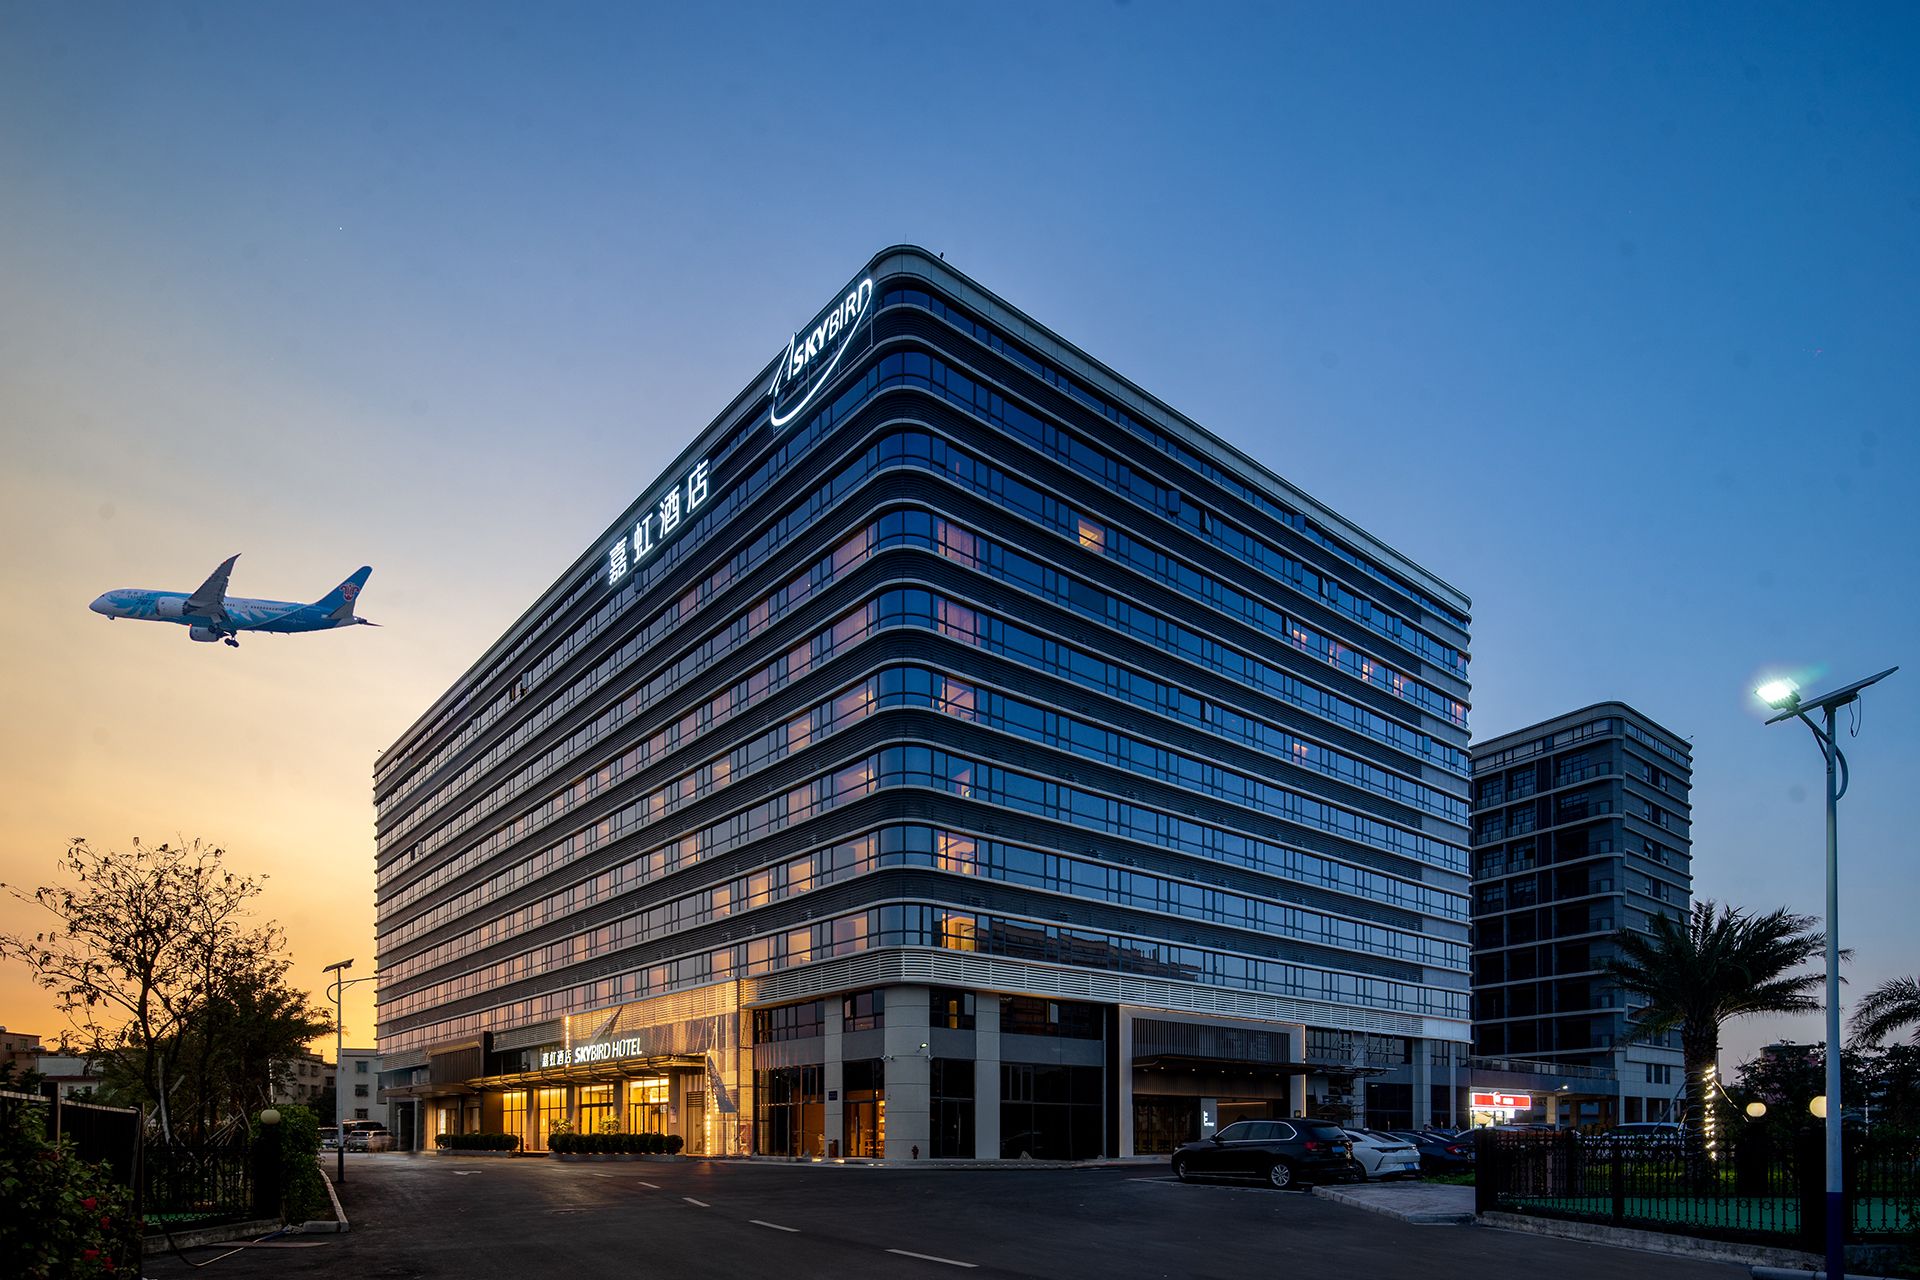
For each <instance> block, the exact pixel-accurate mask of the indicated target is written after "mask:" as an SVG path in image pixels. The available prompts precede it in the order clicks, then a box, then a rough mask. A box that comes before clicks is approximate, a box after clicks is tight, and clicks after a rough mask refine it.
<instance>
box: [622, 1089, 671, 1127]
mask: <svg viewBox="0 0 1920 1280" xmlns="http://www.w3.org/2000/svg"><path fill="white" fill-rule="evenodd" d="M668 1088H669V1086H668V1084H667V1081H666V1079H665V1078H664V1077H662V1078H658V1079H653V1080H630V1081H628V1082H627V1132H628V1133H665V1132H666V1131H667V1090H668Z"/></svg>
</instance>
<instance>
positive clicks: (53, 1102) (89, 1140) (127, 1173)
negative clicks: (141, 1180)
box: [0, 1090, 140, 1187]
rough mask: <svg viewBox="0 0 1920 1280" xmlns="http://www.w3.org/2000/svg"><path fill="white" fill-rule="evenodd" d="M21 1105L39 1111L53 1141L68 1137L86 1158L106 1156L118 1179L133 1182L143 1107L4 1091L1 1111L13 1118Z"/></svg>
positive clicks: (124, 1183) (138, 1149)
mask: <svg viewBox="0 0 1920 1280" xmlns="http://www.w3.org/2000/svg"><path fill="white" fill-rule="evenodd" d="M20 1107H27V1108H30V1109H32V1110H33V1111H35V1112H37V1113H38V1115H39V1117H40V1121H41V1125H42V1128H43V1131H44V1132H45V1134H46V1137H47V1140H48V1141H49V1142H53V1141H57V1140H59V1139H62V1138H64V1139H65V1140H66V1141H67V1142H68V1143H69V1144H70V1145H71V1146H72V1147H73V1151H74V1154H76V1155H78V1156H79V1157H80V1158H81V1159H82V1160H85V1161H87V1162H89V1163H92V1162H94V1161H99V1160H104V1161H106V1162H107V1164H108V1166H109V1167H110V1168H111V1169H112V1170H113V1177H114V1181H116V1182H118V1183H119V1184H120V1185H121V1186H124V1187H131V1186H132V1185H133V1182H134V1174H135V1172H136V1170H137V1169H138V1168H139V1165H140V1113H139V1111H137V1110H135V1109H134V1108H132V1107H103V1106H99V1105H97V1104H95V1103H91V1102H74V1101H71V1100H69V1099H66V1098H49V1097H46V1096H44V1095H42V1094H37V1093H15V1092H12V1091H10V1090H9V1091H5V1092H0V1115H4V1116H5V1117H6V1118H7V1119H9V1120H11V1119H12V1116H13V1113H14V1111H15V1110H16V1109H18V1108H20Z"/></svg>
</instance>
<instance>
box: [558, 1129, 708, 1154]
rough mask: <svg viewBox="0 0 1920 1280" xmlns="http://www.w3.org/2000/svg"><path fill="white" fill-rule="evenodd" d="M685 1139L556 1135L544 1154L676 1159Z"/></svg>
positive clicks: (649, 1135) (652, 1135) (662, 1135)
mask: <svg viewBox="0 0 1920 1280" xmlns="http://www.w3.org/2000/svg"><path fill="white" fill-rule="evenodd" d="M685 1145H686V1139H684V1138H682V1137H681V1136H680V1135H679V1134H677V1133H556V1134H554V1135H553V1136H552V1137H550V1138H548V1139H547V1150H549V1151H551V1152H553V1153H554V1154H555V1155H558V1156H612V1155H647V1156H652V1155H678V1154H680V1149H681V1148H682V1147H684V1146H685Z"/></svg>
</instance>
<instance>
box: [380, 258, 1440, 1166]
mask: <svg viewBox="0 0 1920 1280" xmlns="http://www.w3.org/2000/svg"><path fill="white" fill-rule="evenodd" d="M770 388H771V391H770ZM590 462H591V464H592V465H595V466H602V467H603V466H606V465H608V463H609V459H607V458H604V457H603V458H596V459H592V460H590ZM1468 609H1469V604H1468V601H1467V600H1466V598H1465V597H1464V596H1463V595H1461V594H1460V593H1459V592H1458V591H1457V590H1455V589H1454V588H1452V587H1450V586H1448V585H1447V584H1446V583H1445V582H1443V581H1441V580H1440V579H1438V578H1435V577H1434V576H1433V575H1431V574H1429V573H1427V572H1426V571H1424V570H1422V569H1420V568H1419V567H1417V566H1415V565H1413V564H1412V563H1411V562H1409V561H1407V560H1406V559H1404V558H1403V557H1402V556H1400V555H1399V554H1398V553H1396V552H1394V551H1393V550H1391V549H1389V548H1387V547H1385V546H1383V545H1382V544H1380V543H1379V542H1377V541H1376V540H1374V539H1373V538H1371V537H1369V536H1368V535H1367V534H1365V533H1364V532H1362V531H1361V530H1359V529H1357V528H1356V527H1354V526H1352V525H1351V524H1349V523H1348V522H1346V521H1345V520H1343V519H1341V518H1340V517H1338V516H1336V515H1334V514H1332V513H1331V512H1328V511H1326V510H1325V509H1323V508H1321V507H1320V506H1319V505H1318V504H1317V503H1315V502H1313V501H1312V499H1310V498H1308V497H1306V496H1305V495H1304V494H1302V493H1300V492H1299V491H1297V490H1295V489H1293V488H1292V487H1291V486H1290V485H1288V484H1287V483H1286V482H1284V481H1282V480H1280V479H1279V478H1278V477H1276V476H1274V475H1272V474H1271V473H1270V472H1267V471H1266V470H1265V469H1264V468H1262V467H1260V466H1259V465H1258V464H1256V463H1254V462H1252V461H1251V460H1249V459H1247V458H1245V457H1244V456H1242V455H1240V454H1238V453H1237V452H1235V451H1234V450H1232V449H1231V448H1230V447H1228V446H1226V445H1225V444H1224V443H1222V442H1221V441H1219V440H1218V439H1217V438H1215V437H1213V436H1211V435H1209V434H1208V433H1206V432H1205V431H1203V430H1202V429H1200V428H1199V427H1197V426H1195V425H1194V424H1192V423H1190V422H1188V421H1187V420H1186V419H1184V418H1182V417H1180V416H1179V415H1178V414H1177V413H1175V412H1174V411H1172V410H1171V409H1169V408H1167V407H1166V406H1164V405H1162V404H1160V403H1159V402H1158V401H1156V400H1154V399H1153V398H1152V397H1151V396H1148V395H1147V394H1146V393H1144V392H1142V391H1140V390H1139V389H1138V388H1136V387H1134V386H1133V385H1132V384H1130V383H1128V382H1126V381H1125V380H1124V379H1122V378H1120V377H1119V376H1118V375H1116V374H1114V373H1112V372H1111V371H1110V370H1107V369H1105V368H1104V367H1103V366H1101V365H1099V364H1097V363H1096V362H1094V361H1093V360H1092V359H1091V358H1089V357H1088V356H1086V355H1085V354H1084V353H1082V352H1079V351H1078V350H1076V349H1075V348H1073V347H1071V346H1069V345H1068V344H1066V343H1065V342H1063V341H1061V340H1060V339H1059V338H1058V337H1056V336H1054V335H1053V334H1051V333H1050V332H1049V331H1047V330H1046V329H1044V328H1042V327H1041V326H1039V325H1038V324H1036V323H1035V322H1033V321H1032V320H1030V319H1028V318H1026V317H1025V316H1023V315H1021V314H1020V313H1019V312H1018V311H1016V310H1014V309H1013V308H1012V307H1010V306H1008V305H1007V304H1006V303H1004V302H1002V301H1001V300H999V299H998V298H996V297H994V296H993V295H991V294H989V293H987V292H986V291H985V290H983V289H981V288H980V287H979V286H978V285H977V284H975V283H973V282H972V281H970V280H968V279H967V278H966V277H964V276H962V275H960V274H959V273H957V272H955V271H954V270H952V269H951V268H949V267H948V266H946V264H944V263H943V262H940V261H939V260H938V259H936V258H933V257H930V256H929V255H927V254H926V253H924V252H923V251H920V250H917V249H891V250H887V251H885V252H883V253H882V254H880V255H878V256H877V257H876V258H875V259H874V260H873V261H872V262H871V263H870V264H869V265H868V267H867V269H866V270H865V271H863V272H861V273H860V274H859V275H858V276H856V277H855V279H854V281H853V282H852V283H851V285H850V286H849V287H848V288H847V289H845V290H843V291H842V292H841V294H840V295H839V296H838V297H837V298H836V299H835V301H834V302H832V303H831V304H830V305H829V307H828V309H827V310H826V311H824V312H822V313H821V315H820V316H818V317H816V318H815V319H814V320H813V321H811V322H809V324H808V325H807V327H806V328H805V329H803V330H801V331H799V332H797V333H796V334H794V335H793V341H792V342H791V343H790V344H789V346H788V348H787V350H786V351H785V353H783V354H782V356H781V357H780V359H779V360H777V361H776V362H775V365H774V366H772V367H770V368H769V369H768V370H767V371H766V373H764V374H763V375H762V376H761V377H759V378H757V379H755V380H754V382H753V383H751V384H749V385H748V387H747V388H746V389H745V390H743V391H742V392H741V393H740V395H739V396H737V397H736V399H735V400H734V402H733V403H732V404H731V405H730V406H729V407H728V408H727V410H726V411H725V412H723V413H722V414H721V415H720V417H719V418H718V419H716V420H715V422H714V423H713V424H712V425H710V426H709V427H708V428H707V429H706V431H704V432H703V433H701V435H700V436H699V438H698V439H697V440H696V442H695V444H694V445H693V446H692V447H691V448H689V449H688V450H687V451H686V452H685V453H684V454H683V455H682V456H681V458H680V459H679V460H677V461H676V462H675V464H674V465H673V466H672V467H671V468H669V470H668V471H667V472H666V473H665V474H664V475H663V476H662V477H660V479H659V480H658V481H656V482H655V483H654V484H653V485H651V486H650V487H649V488H647V489H646V490H644V491H643V492H642V494H641V496H640V498H639V500H637V501H636V503H635V504H634V506H633V507H631V508H630V509H629V510H628V511H627V512H625V513H624V514H623V515H622V516H621V518H620V519H619V520H618V521H617V522H616V523H615V524H614V525H613V526H612V527H611V528H610V529H609V530H608V531H607V533H606V534H605V535H604V536H603V537H602V538H601V539H600V540H599V541H598V542H597V543H596V545H595V546H594V547H592V548H590V549H589V550H588V551H587V552H586V553H585V554H584V555H583V556H582V557H581V559H580V560H579V561H577V562H576V563H575V564H574V565H573V566H572V567H571V568H570V569H569V570H568V571H567V572H566V573H565V574H564V575H562V577H561V578H560V580H559V581H558V582H556V583H555V585H554V586H553V587H552V588H551V589H550V590H549V591H548V592H547V593H546V594H545V595H543V596H542V597H541V599H540V600H539V601H538V602H536V604H535V605H534V606H533V607H532V608H531V609H529V610H528V612H527V613H526V614H525V615H524V616H523V617H522V618H521V619H520V620H519V621H518V622H517V623H516V624H515V625H514V627H513V628H512V629H511V630H510V631H509V632H508V633H507V634H506V635H505V636H503V637H502V638H501V639H500V640H499V641H498V642H496V644H495V645H494V646H493V647H492V648H491V649H490V650H489V652H488V653H487V654H486V655H485V656H484V657H483V658H482V659H481V660H480V661H479V662H478V663H476V664H475V665H474V667H473V668H471V669H470V670H469V671H468V672H467V673H466V674H465V675H464V676H463V677H461V679H460V680H459V681H458V682H456V683H455V685H454V686H453V687H452V688H451V689H450V690H449V691H448V692H447V693H446V694H445V695H444V696H443V697H442V698H441V699H440V700H439V701H438V702H437V703H436V704H435V705H434V706H433V707H432V708H430V709H429V710H428V711H427V712H426V713H425V714H424V715H423V716H422V717H421V718H420V720H419V721H418V722H417V723H416V724H415V725H414V726H413V727H412V728H411V729H409V730H408V731H407V733H406V734H404V735H403V736H402V737H401V738H400V740H399V741H397V742H396V743H395V744H394V745H393V746H392V747H391V748H389V749H388V750H387V751H386V752H385V753H383V754H382V756H381V758H380V760H379V762H378V764H377V766H376V769H375V778H374V799H375V807H376V812H377V818H376V822H377V866H378V949H379V965H380V975H381V981H380V985H379V990H378V1002H379V1003H378V1023H379V1037H380V1048H381V1051H382V1054H383V1061H384V1063H385V1066H386V1071H385V1075H386V1078H387V1082H388V1084H389V1086H390V1088H391V1090H392V1091H393V1092H392V1095H391V1096H394V1097H396V1098H400V1099H409V1100H413V1101H414V1102H415V1103H416V1104H417V1105H420V1106H424V1107H428V1108H435V1109H444V1108H451V1107H452V1106H454V1104H455V1103H456V1102H457V1101H458V1099H459V1098H460V1097H471V1096H478V1097H479V1098H480V1099H481V1106H480V1109H479V1120H478V1123H480V1124H481V1125H483V1126H486V1127H495V1126H496V1125H497V1124H504V1123H505V1120H504V1118H502V1119H499V1120H496V1117H498V1116H499V1115H500V1108H501V1107H502V1106H504V1105H505V1102H504V1099H505V1098H507V1097H508V1096H509V1094H512V1095H513V1096H515V1097H518V1098H521V1099H524V1101H523V1102H522V1105H523V1106H525V1107H526V1108H527V1111H526V1113H525V1115H524V1116H522V1117H520V1118H518V1119H517V1121H516V1122H517V1123H518V1124H520V1125H521V1126H522V1127H523V1129H524V1131H525V1132H527V1133H529V1134H530V1135H545V1134H547V1133H550V1132H555V1131H558V1130H556V1129H555V1128H554V1125H555V1124H556V1123H559V1122H560V1120H562V1119H564V1120H565V1121H566V1122H567V1123H569V1124H571V1125H574V1126H576V1127H577V1126H579V1125H580V1124H581V1122H582V1120H583V1118H590V1121H591V1123H593V1124H594V1125H596V1126H599V1125H604V1124H608V1123H613V1122H618V1121H624V1122H625V1123H626V1124H628V1125H633V1124H635V1123H641V1122H642V1121H639V1120H637V1118H636V1117H637V1116H638V1114H639V1113H638V1112H636V1111H635V1109H634V1105H633V1104H632V1103H631V1102H630V1104H629V1106H628V1107H627V1108H626V1109H625V1115H624V1116H622V1114H621V1108H618V1107H611V1106H609V1105H608V1104H607V1102H606V1101H605V1099H606V1098H607V1097H608V1096H609V1095H607V1094H603V1093H601V1092H599V1090H601V1089H602V1088H603V1087H605V1086H608V1085H613V1086H617V1087H624V1088H626V1089H628V1090H629V1091H631V1090H632V1089H633V1088H634V1086H635V1084H636V1082H638V1081H641V1080H649V1081H654V1082H656V1086H655V1087H656V1088H657V1091H658V1093H659V1094H660V1095H662V1097H663V1101H662V1102H661V1103H660V1105H661V1106H663V1107H664V1111H663V1112H661V1113H659V1115H660V1119H659V1120H658V1121H657V1122H658V1123H663V1124H665V1125H666V1126H667V1128H668V1129H669V1131H671V1132H676V1133H681V1134H683V1136H684V1137H685V1138H686V1140H687V1143H688V1148H689V1149H690V1150H707V1151H713V1152H724V1153H731V1152H758V1153H765V1154H780V1155H812V1156H825V1157H832V1156H841V1157H849V1156H860V1155H869V1154H871V1155H875V1156H886V1157H889V1158H894V1157H898V1158H912V1157H913V1156H916V1155H917V1156H920V1157H922V1158H925V1157H928V1156H930V1155H931V1154H933V1153H935V1152H938V1153H939V1154H940V1155H943V1156H944V1155H961V1154H964V1155H967V1156H986V1157H998V1156H1002V1155H1006V1156H1018V1155H1022V1154H1026V1155H1031V1156H1034V1157H1036V1158H1045V1157H1052V1156H1058V1157H1070V1156H1078V1155H1085V1154H1100V1153H1110V1154H1127V1153H1131V1152H1132V1151H1133V1150H1134V1147H1135V1129H1136V1124H1135V1117H1136V1116H1148V1117H1151V1124H1150V1125H1149V1126H1148V1128H1149V1129H1150V1131H1151V1134H1152V1135H1153V1136H1152V1137H1151V1138H1150V1139H1149V1144H1150V1145H1151V1144H1158V1143H1161V1142H1163V1141H1166V1140H1168V1139H1167V1135H1171V1134H1176V1133H1179V1132H1193V1133H1198V1132H1203V1131H1206V1130H1207V1129H1208V1128H1209V1127H1210V1126H1211V1125H1212V1124H1213V1123H1214V1117H1215V1115H1216V1113H1217V1111H1218V1109H1219V1107H1220V1106H1221V1105H1223V1104H1227V1103H1231V1104H1233V1105H1235V1106H1236V1107H1245V1108H1251V1109H1253V1113H1255V1114H1275V1115H1287V1114H1291V1113H1292V1112H1293V1111H1297V1110H1300V1109H1301V1108H1302V1107H1303V1106H1304V1105H1305V1098H1304V1093H1303V1090H1302V1070H1301V1067H1300V1064H1301V1062H1302V1061H1303V1059H1304V1057H1305V1055H1306V1046H1307V1043H1308V1037H1309V1033H1310V1032H1312V1033H1315V1034H1321V1033H1341V1034H1343V1035H1347V1036H1350V1037H1351V1036H1367V1037H1372V1038H1385V1039H1388V1040H1397V1041H1399V1042H1403V1043H1412V1042H1446V1041H1464V1040H1465V1039H1466V1038H1467V1035H1468V1025H1469V1023H1468V1019H1469V991H1468V988H1469V956H1468V947H1467V917H1468V888H1469V883H1468V871H1469V867H1468V857H1467V821H1468V757H1467V752H1466V745H1467V733H1466V714H1467V702H1468V695H1469V685H1468V674H1467V673H1468V655H1467V646H1468V625H1469V614H1468ZM1149 1015H1150V1016H1151V1018H1152V1019H1153V1020H1155V1024H1156V1025H1158V1024H1160V1023H1168V1022H1169V1021H1170V1020H1171V1021H1172V1022H1179V1023H1183V1024H1185V1025H1189V1026H1191V1027H1193V1028H1202V1029H1207V1034H1205V1035H1198V1034H1196V1035H1195V1036H1194V1037H1190V1039H1191V1042H1192V1043H1193V1044H1195V1045H1199V1046H1201V1047H1202V1049H1203V1050H1204V1052H1199V1053H1187V1054H1168V1053H1164V1052H1160V1051H1159V1049H1157V1048H1152V1046H1149V1045H1148V1043H1147V1041H1145V1040H1143V1041H1142V1042H1141V1045H1142V1047H1140V1048H1139V1049H1138V1051H1136V1046H1135V1043H1134V1042H1135V1035H1134V1022H1135V1019H1136V1018H1144V1017H1147V1016H1149ZM1263 1028H1264V1029H1270V1030H1271V1031H1272V1033H1273V1034H1274V1035H1277V1036H1279V1037H1280V1039H1279V1040H1277V1041H1275V1043H1284V1044H1286V1045H1288V1046H1290V1048H1288V1049H1287V1050H1286V1051H1285V1052H1283V1053H1275V1052H1271V1051H1268V1050H1265V1049H1263V1050H1262V1052H1261V1053H1260V1054H1258V1055H1255V1056H1247V1055H1245V1054H1244V1053H1243V1050H1242V1049H1241V1048H1239V1047H1236V1046H1241V1045H1243V1044H1244V1043H1246V1040H1245V1036H1246V1035H1248V1034H1256V1033H1258V1032H1259V1031H1260V1030H1261V1029H1263ZM1158 1034H1159V1033H1156V1035H1158ZM1152 1043H1153V1045H1159V1044H1160V1043H1161V1041H1160V1040H1159V1039H1155V1040H1153V1042H1152ZM1263 1043H1264V1042H1263ZM1282 1059H1284V1060H1282ZM556 1094H557V1095H559V1097H560V1101H558V1102H557V1103H556V1102H554V1100H553V1099H554V1095H556ZM612 1096H618V1095H617V1093H616V1094H614V1095H612ZM536 1099H537V1100H538V1101H537V1104H536V1101H535V1100H536ZM1241 1113H1242V1112H1236V1114H1241ZM648 1114H649V1115H652V1114H654V1113H648ZM471 1115H472V1110H471V1104H468V1106H467V1107H465V1108H463V1109H462V1110H460V1111H459V1112H458V1116H459V1122H460V1123H462V1124H465V1123H469V1119H468V1118H469V1117H470V1116H471ZM644 1122H645V1123H655V1122H656V1121H654V1120H651V1119H650V1120H647V1121H644ZM968 1148H970V1149H968Z"/></svg>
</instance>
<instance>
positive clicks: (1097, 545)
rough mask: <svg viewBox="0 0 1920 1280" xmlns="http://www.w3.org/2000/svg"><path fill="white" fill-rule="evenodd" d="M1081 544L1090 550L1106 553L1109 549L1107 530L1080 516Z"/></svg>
mask: <svg viewBox="0 0 1920 1280" xmlns="http://www.w3.org/2000/svg"><path fill="white" fill-rule="evenodd" d="M1079 532H1080V545H1081V546H1083V547H1085V548H1086V549H1087V550H1089V551H1093V552H1100V553H1104V552H1105V551H1106V549H1107V531H1106V530H1105V529H1103V528H1101V527H1100V526H1099V525H1097V524H1095V523H1094V522H1093V521H1091V520H1089V519H1087V518H1086V517H1085V516H1081V517H1080V529H1079Z"/></svg>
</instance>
